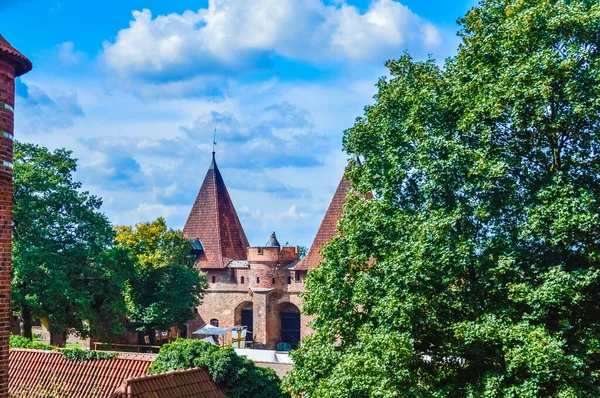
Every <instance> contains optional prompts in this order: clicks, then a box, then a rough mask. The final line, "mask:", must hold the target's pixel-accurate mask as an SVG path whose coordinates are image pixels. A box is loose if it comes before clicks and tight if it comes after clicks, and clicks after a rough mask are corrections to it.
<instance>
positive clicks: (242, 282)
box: [241, 276, 244, 285]
mask: <svg viewBox="0 0 600 398" xmlns="http://www.w3.org/2000/svg"><path fill="white" fill-rule="evenodd" d="M241 284H242V285H243V284H244V277H243V276H242V281H241Z"/></svg>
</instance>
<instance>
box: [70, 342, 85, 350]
mask: <svg viewBox="0 0 600 398" xmlns="http://www.w3.org/2000/svg"><path fill="white" fill-rule="evenodd" d="M67 348H68V349H74V348H80V349H83V343H67Z"/></svg>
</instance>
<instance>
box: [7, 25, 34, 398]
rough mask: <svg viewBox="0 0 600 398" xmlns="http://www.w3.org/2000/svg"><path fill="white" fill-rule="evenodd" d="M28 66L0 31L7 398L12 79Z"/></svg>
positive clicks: (9, 315)
mask: <svg viewBox="0 0 600 398" xmlns="http://www.w3.org/2000/svg"><path fill="white" fill-rule="evenodd" d="M31 67H32V66H31V62H30V61H29V60H28V59H27V58H26V57H25V56H24V55H23V54H21V53H20V52H18V51H17V50H16V49H15V48H14V47H12V46H11V45H10V44H9V43H8V42H7V41H6V40H5V39H4V37H2V35H0V398H8V337H9V334H10V318H11V310H10V264H11V232H12V195H13V169H12V167H13V140H14V138H13V133H14V130H13V128H14V112H15V79H16V78H17V77H18V76H21V75H23V74H25V73H27V72H29V71H30V70H31Z"/></svg>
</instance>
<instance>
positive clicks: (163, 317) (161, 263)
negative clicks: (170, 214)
mask: <svg viewBox="0 0 600 398" xmlns="http://www.w3.org/2000/svg"><path fill="white" fill-rule="evenodd" d="M116 231H117V235H116V238H115V244H116V246H117V247H123V248H127V249H128V250H130V251H131V253H132V254H133V256H134V257H135V262H134V269H135V272H134V276H133V277H132V278H131V279H130V280H129V282H128V285H127V289H126V291H125V295H126V301H127V306H128V309H129V320H130V321H131V322H132V323H133V324H134V325H135V326H136V328H137V330H139V331H147V332H149V331H150V330H153V329H158V330H166V329H168V328H169V327H171V326H173V325H180V326H183V325H184V324H185V323H186V322H187V321H189V320H190V319H192V318H193V317H194V314H193V312H192V308H194V307H196V306H197V305H198V304H199V303H200V300H201V299H202V296H203V293H204V290H205V289H206V288H207V287H208V284H207V282H206V275H205V274H203V273H201V272H199V271H198V270H196V269H195V268H194V261H193V260H194V259H193V258H191V257H190V253H191V249H192V246H191V242H190V241H188V240H186V239H185V238H184V237H183V234H182V232H181V231H178V230H173V229H169V228H167V224H166V222H165V220H164V219H163V218H158V219H156V220H155V221H153V222H146V223H140V224H136V225H135V226H133V227H131V226H120V227H116ZM151 336H154V334H153V333H151Z"/></svg>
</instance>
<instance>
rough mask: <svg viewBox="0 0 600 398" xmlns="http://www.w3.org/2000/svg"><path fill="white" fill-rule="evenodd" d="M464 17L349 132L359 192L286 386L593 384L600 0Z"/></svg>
mask: <svg viewBox="0 0 600 398" xmlns="http://www.w3.org/2000/svg"><path fill="white" fill-rule="evenodd" d="M461 23H462V30H461V32H460V37H461V38H462V44H461V46H460V47H459V50H458V54H457V55H456V56H455V57H453V58H450V59H448V60H447V61H446V64H445V67H444V68H443V69H442V68H440V67H438V66H437V65H436V63H435V62H433V61H427V62H414V61H413V60H411V59H410V57H409V56H404V57H402V58H400V59H399V60H396V61H390V62H388V63H387V66H388V68H389V70H390V75H391V78H390V79H385V78H382V79H381V80H380V81H379V83H378V85H377V87H378V93H377V95H376V96H375V103H374V104H373V105H371V106H367V107H366V108H365V115H364V116H363V117H361V118H359V119H358V120H357V122H356V124H355V125H354V127H352V128H350V129H349V130H347V131H346V132H345V136H344V146H345V149H346V150H347V151H348V152H349V153H352V154H356V155H360V156H361V157H362V158H363V159H364V163H363V165H362V166H358V165H354V166H353V167H352V168H351V169H350V170H349V171H348V177H349V178H350V179H351V180H352V181H353V183H354V188H355V190H356V191H357V192H358V193H360V194H361V195H351V196H349V198H348V201H347V204H346V206H345V210H344V216H343V218H342V220H341V222H340V225H339V236H338V237H337V238H335V239H334V240H333V241H332V242H331V243H330V244H329V245H327V246H326V248H325V249H324V257H325V259H324V262H323V263H322V264H321V266H320V268H319V269H317V270H315V271H311V272H310V273H309V276H308V278H307V281H306V286H307V289H308V290H309V293H308V294H307V295H306V297H305V302H304V309H305V311H306V312H307V313H308V314H312V315H314V320H313V323H312V326H313V328H314V329H315V332H316V333H315V334H314V335H313V336H310V337H308V338H307V339H305V340H303V342H302V344H301V347H300V348H299V349H298V350H296V351H295V352H294V353H293V354H292V356H293V358H294V362H295V367H294V369H293V371H292V372H291V373H290V374H289V376H288V377H287V378H286V382H285V384H286V388H288V389H289V391H291V392H292V395H294V396H304V397H306V398H310V397H341V396H378V397H396V396H405V397H447V396H467V397H504V396H509V397H516V396H519V397H540V396H545V397H575V396H582V397H583V396H599V395H600V380H599V377H600V373H599V371H600V311H598V303H599V302H600V177H599V175H600V174H599V172H600V158H599V157H598V153H599V151H600V136H599V134H600V81H599V80H598V76H600V35H599V32H600V3H598V2H597V1H590V0H571V1H556V0H542V1H540V0H483V1H482V2H481V3H480V4H479V6H477V7H475V8H474V9H472V10H471V11H470V12H469V13H468V14H467V15H466V17H465V18H464V19H462V20H461ZM368 192H373V193H374V198H373V199H372V200H365V199H363V197H364V195H366V194H367V193H368Z"/></svg>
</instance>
